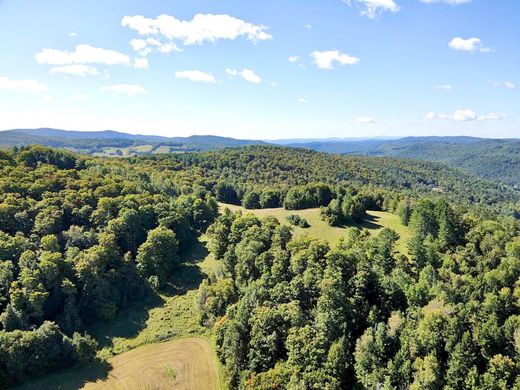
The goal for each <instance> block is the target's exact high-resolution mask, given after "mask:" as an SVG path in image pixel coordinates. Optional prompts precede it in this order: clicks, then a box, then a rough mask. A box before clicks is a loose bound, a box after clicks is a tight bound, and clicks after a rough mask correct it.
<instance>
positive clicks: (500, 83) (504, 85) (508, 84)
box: [493, 81, 516, 89]
mask: <svg viewBox="0 0 520 390" xmlns="http://www.w3.org/2000/svg"><path fill="white" fill-rule="evenodd" d="M493 86H494V87H495V88H505V89H516V84H515V83H513V82H512V81H497V82H495V83H493Z"/></svg>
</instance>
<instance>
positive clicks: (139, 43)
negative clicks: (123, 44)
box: [130, 39, 147, 51]
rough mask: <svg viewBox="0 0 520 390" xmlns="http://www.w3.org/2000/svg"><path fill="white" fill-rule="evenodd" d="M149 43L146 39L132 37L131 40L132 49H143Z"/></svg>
mask: <svg viewBox="0 0 520 390" xmlns="http://www.w3.org/2000/svg"><path fill="white" fill-rule="evenodd" d="M146 45H147V43H146V41H145V40H144V39H132V40H131V41H130V46H132V49H134V50H135V51H140V50H143V49H144V48H145V47H146Z"/></svg>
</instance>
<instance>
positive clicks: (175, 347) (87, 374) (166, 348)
mask: <svg viewBox="0 0 520 390" xmlns="http://www.w3.org/2000/svg"><path fill="white" fill-rule="evenodd" d="M219 388H220V383H219V375H218V367H217V364H216V358H215V354H214V352H213V349H212V347H211V345H210V343H209V342H208V341H207V340H206V339H203V338H199V337H189V338H183V339H176V340H170V341H166V342H163V343H159V344H148V345H143V346H141V347H138V348H136V349H133V350H131V351H128V352H125V353H122V354H120V355H117V356H114V357H112V358H110V359H108V360H107V365H106V368H105V369H103V368H101V367H98V366H90V367H83V368H78V369H72V370H67V371H65V372H63V373H59V374H54V375H50V376H47V377H46V378H45V379H42V380H39V381H33V382H30V383H28V384H26V385H25V386H22V387H20V389H35V390H39V389H41V390H44V389H45V390H47V389H60V390H72V389H89V390H98V389H99V390H101V389H109V390H134V389H136V390H137V389H139V390H140V389H154V390H155V389H157V390H162V389H182V390H201V389H208V390H218V389H219Z"/></svg>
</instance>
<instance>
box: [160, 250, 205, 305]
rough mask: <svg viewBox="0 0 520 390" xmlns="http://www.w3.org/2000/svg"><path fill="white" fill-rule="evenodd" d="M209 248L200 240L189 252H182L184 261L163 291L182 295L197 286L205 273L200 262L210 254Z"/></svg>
mask: <svg viewBox="0 0 520 390" xmlns="http://www.w3.org/2000/svg"><path fill="white" fill-rule="evenodd" d="M208 253H209V252H208V250H207V249H206V247H205V246H204V244H203V243H202V242H200V241H199V240H197V241H195V242H194V243H193V246H192V247H191V250H190V251H189V252H186V253H183V254H181V257H182V263H181V264H180V265H179V266H178V267H177V269H176V270H175V272H174V275H173V277H172V278H171V281H170V283H168V286H167V287H166V288H165V289H164V290H163V291H161V292H163V293H166V294H168V295H170V296H171V295H182V294H185V293H186V292H187V291H188V290H193V289H195V288H197V287H198V286H199V285H200V283H201V282H202V280H203V279H204V274H203V273H202V271H201V270H200V268H199V266H198V264H199V263H200V262H202V261H203V260H204V259H205V258H206V256H207V255H208Z"/></svg>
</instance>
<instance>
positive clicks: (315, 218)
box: [219, 203, 411, 254]
mask: <svg viewBox="0 0 520 390" xmlns="http://www.w3.org/2000/svg"><path fill="white" fill-rule="evenodd" d="M219 206H220V209H221V210H224V209H225V208H226V207H227V208H229V209H230V210H231V211H241V212H243V213H252V214H254V215H256V216H258V217H260V218H262V217H266V216H269V215H270V216H273V217H276V218H277V219H278V220H279V221H280V223H283V224H286V225H289V222H288V221H287V217H288V216H289V215H291V214H296V215H299V216H300V217H301V218H305V219H306V220H307V222H308V223H309V225H310V227H308V228H301V227H297V226H296V227H294V226H293V228H294V236H295V237H299V236H303V235H308V236H309V237H313V238H318V239H320V240H325V241H328V242H329V243H330V244H331V245H335V244H337V243H338V242H339V240H340V239H341V237H343V236H344V234H345V227H334V226H329V224H328V223H327V222H325V221H323V220H322V219H321V217H320V209H317V208H315V209H305V210H285V209H283V208H276V209H258V210H246V209H245V208H243V207H242V206H236V205H230V204H225V203H220V204H219ZM367 214H368V216H367V218H366V219H365V221H364V222H363V223H361V224H359V225H358V224H355V225H354V224H353V225H351V226H356V227H360V228H365V229H367V230H368V231H369V232H370V233H371V234H378V233H379V232H380V231H381V230H382V229H383V228H390V229H393V230H395V231H396V232H397V233H398V234H399V237H400V238H399V241H398V242H397V247H396V249H397V250H398V251H399V252H400V253H403V254H407V253H408V252H407V249H406V243H407V242H408V240H409V239H410V237H411V233H410V231H409V229H408V228H407V227H406V226H404V225H403V224H402V223H401V221H400V219H399V217H398V216H397V215H394V214H391V213H387V212H384V211H368V212H367Z"/></svg>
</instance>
